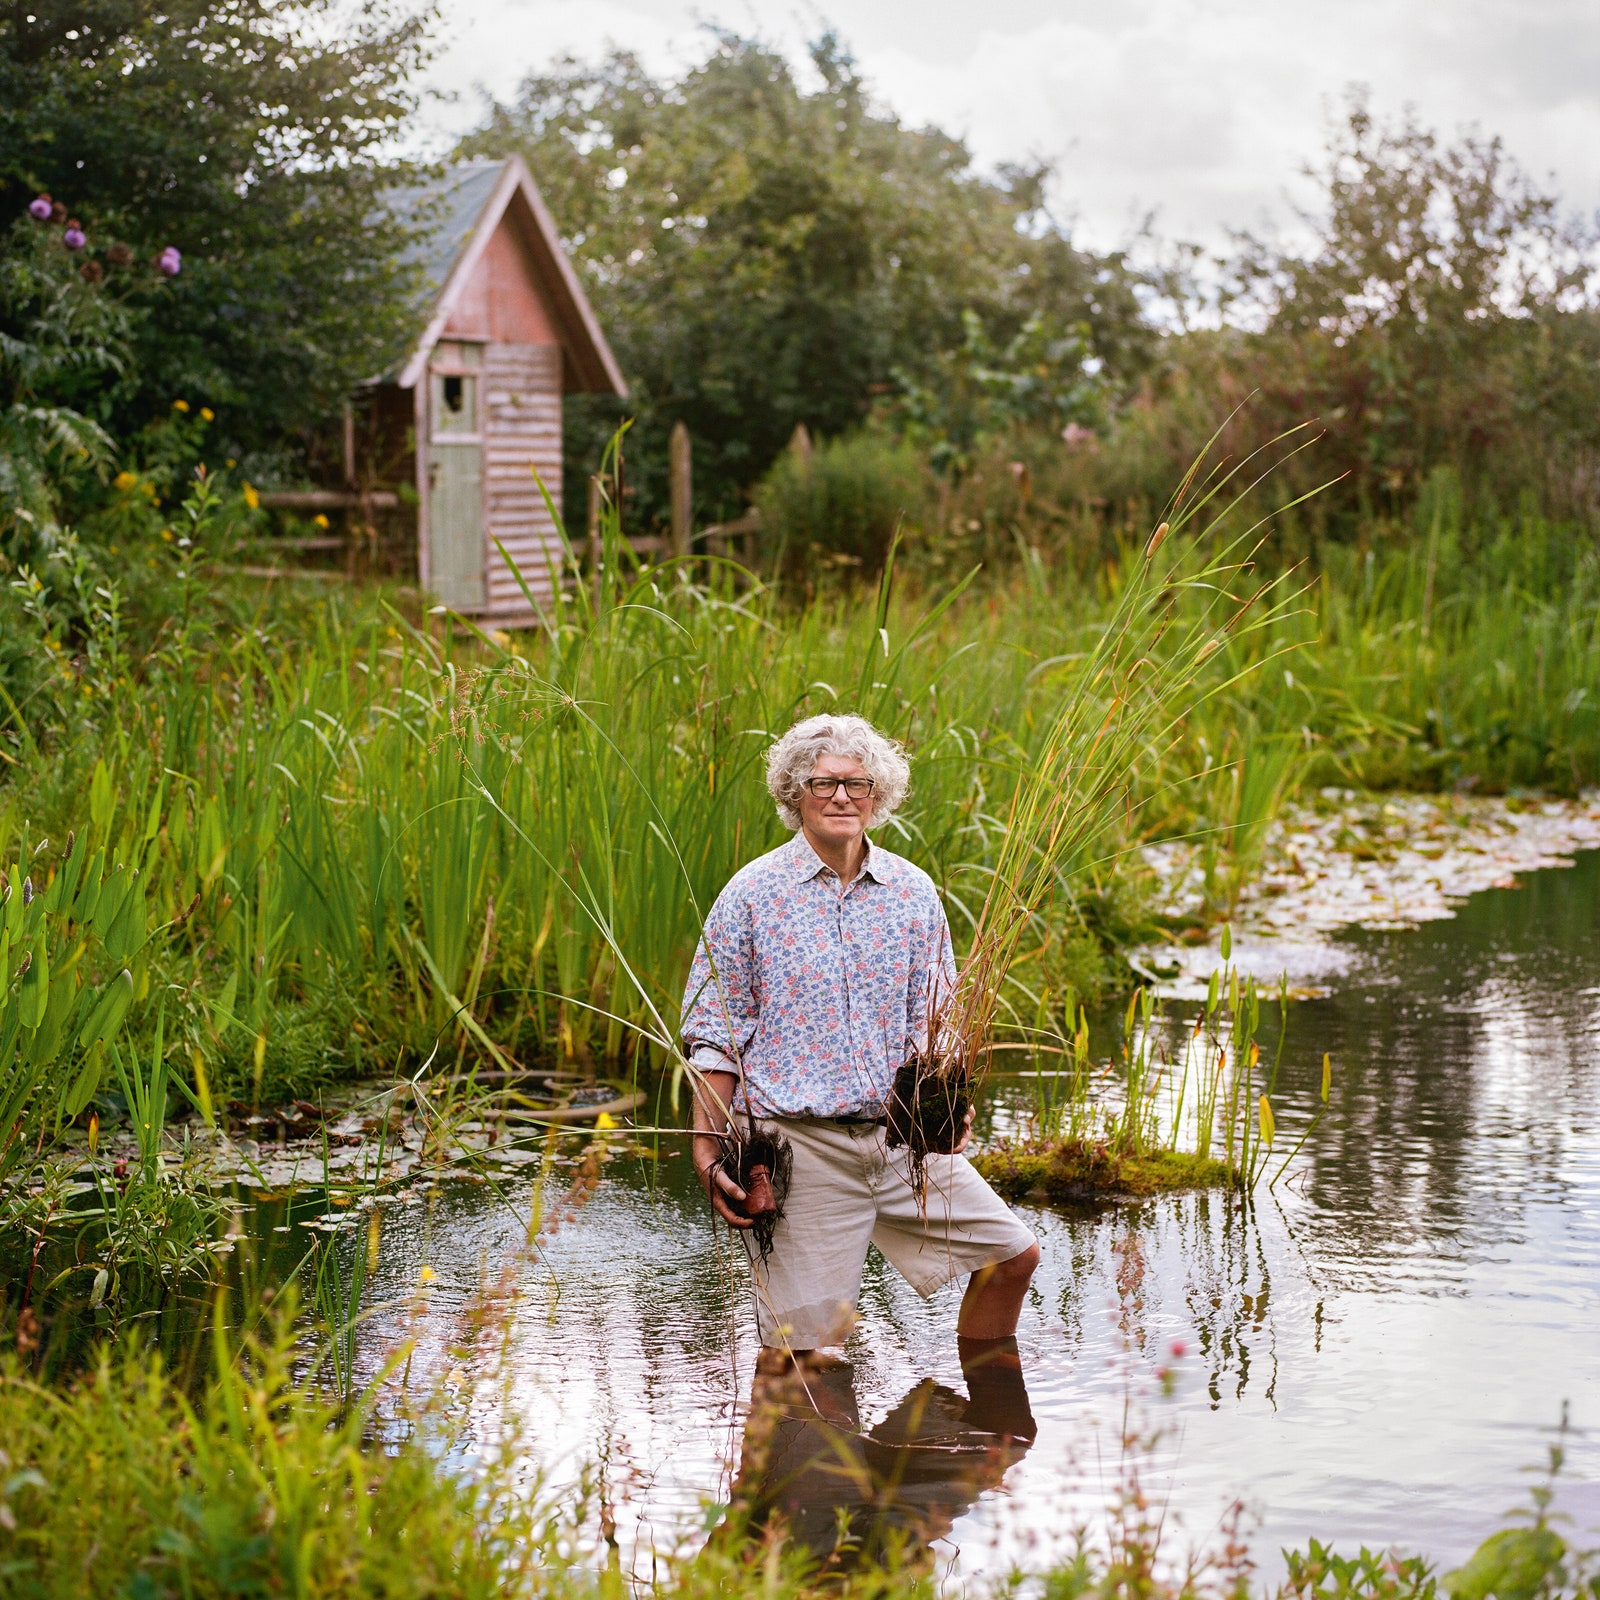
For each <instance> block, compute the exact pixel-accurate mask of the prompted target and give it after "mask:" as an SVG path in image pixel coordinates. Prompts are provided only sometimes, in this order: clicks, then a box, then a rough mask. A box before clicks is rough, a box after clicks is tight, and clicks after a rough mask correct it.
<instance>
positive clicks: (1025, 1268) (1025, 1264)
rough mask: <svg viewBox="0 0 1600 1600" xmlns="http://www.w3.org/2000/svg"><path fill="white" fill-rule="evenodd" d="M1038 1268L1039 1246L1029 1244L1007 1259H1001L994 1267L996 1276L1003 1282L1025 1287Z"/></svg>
mask: <svg viewBox="0 0 1600 1600" xmlns="http://www.w3.org/2000/svg"><path fill="white" fill-rule="evenodd" d="M1038 1268H1039V1246H1038V1244H1037V1243H1035V1244H1030V1245H1029V1246H1028V1248H1027V1249H1026V1250H1023V1251H1020V1252H1019V1253H1018V1254H1016V1255H1014V1256H1012V1258H1011V1259H1010V1260H1009V1261H1002V1262H1000V1263H999V1264H998V1265H996V1267H995V1268H994V1273H995V1276H996V1277H997V1278H999V1279H1000V1280H1001V1282H1003V1283H1008V1284H1020V1285H1022V1286H1023V1287H1026V1286H1027V1285H1028V1284H1029V1283H1031V1282H1032V1281H1033V1275H1034V1273H1035V1272H1036V1271H1038Z"/></svg>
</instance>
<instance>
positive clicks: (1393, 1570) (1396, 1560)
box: [1283, 1539, 1439, 1600]
mask: <svg viewBox="0 0 1600 1600" xmlns="http://www.w3.org/2000/svg"><path fill="white" fill-rule="evenodd" d="M1283 1555H1284V1562H1285V1564H1286V1565H1287V1567H1288V1578H1287V1581H1286V1583H1285V1584H1284V1593H1285V1596H1286V1597H1287V1596H1288V1595H1294V1596H1296V1597H1297V1600H1435V1596H1436V1595H1437V1594H1438V1592H1439V1584H1438V1579H1437V1578H1436V1577H1435V1575H1434V1572H1433V1569H1432V1567H1430V1566H1429V1564H1428V1563H1427V1562H1426V1561H1423V1560H1422V1559H1421V1558H1420V1557H1417V1556H1397V1555H1393V1554H1390V1553H1388V1552H1383V1553H1378V1552H1375V1551H1372V1550H1369V1549H1367V1547H1366V1546H1365V1545H1363V1546H1362V1547H1361V1550H1360V1553H1359V1554H1358V1555H1354V1556H1341V1555H1340V1554H1339V1553H1338V1552H1337V1551H1336V1550H1332V1549H1330V1548H1329V1547H1328V1546H1326V1545H1324V1544H1322V1543H1320V1542H1319V1541H1318V1540H1316V1539H1312V1540H1311V1541H1310V1543H1309V1544H1308V1545H1307V1547H1306V1549H1305V1550H1303V1551H1302V1550H1285V1551H1284V1553H1283Z"/></svg>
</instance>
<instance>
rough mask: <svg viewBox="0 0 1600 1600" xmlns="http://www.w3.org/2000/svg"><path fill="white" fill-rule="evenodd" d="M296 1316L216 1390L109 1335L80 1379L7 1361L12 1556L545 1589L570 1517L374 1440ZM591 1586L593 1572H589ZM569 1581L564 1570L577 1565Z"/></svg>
mask: <svg viewBox="0 0 1600 1600" xmlns="http://www.w3.org/2000/svg"><path fill="white" fill-rule="evenodd" d="M293 1350H294V1346H293V1327H292V1324H291V1323H290V1322H289V1321H288V1319H287V1318H280V1319H279V1320H278V1321H277V1322H276V1324H275V1332H274V1333H273V1334H271V1335H269V1336H268V1337H266V1338H264V1339H261V1340H257V1341H252V1342H250V1343H248V1344H247V1345H246V1346H245V1348H244V1349H243V1350H242V1351H241V1352H239V1354H238V1356H237V1357H236V1356H235V1355H234V1354H233V1352H232V1351H231V1350H230V1349H229V1348H228V1345H227V1342H226V1341H225V1340H224V1339H223V1337H222V1335H221V1334H220V1333H219V1334H218V1337H217V1359H216V1362H215V1366H214V1371H213V1373H212V1376H211V1379H210V1381H209V1382H208V1383H207V1385H206V1386H205V1393H204V1395H203V1398H202V1403H200V1404H198V1405H195V1404H191V1403H190V1402H189V1400H188V1399H186V1398H185V1396H184V1395H183V1393H182V1392H181V1390H179V1389H178V1388H177V1387H176V1386H175V1385H174V1384H173V1383H172V1381H171V1380H170V1379H169V1378H167V1377H166V1376H165V1375H164V1374H163V1372H162V1370H161V1368H160V1365H159V1363H157V1362H155V1361H154V1360H153V1359H141V1358H138V1357H136V1356H132V1355H123V1356H120V1357H119V1356H117V1355H115V1354H113V1353H112V1352H110V1351H106V1352H102V1353H101V1355H100V1356H99V1358H98V1361H97V1363H96V1365H95V1367H94V1368H93V1370H92V1371H91V1372H90V1373H89V1374H88V1375H87V1376H86V1377H85V1378H84V1379H83V1380H81V1381H80V1382H78V1383H77V1384H75V1385H74V1386H72V1387H70V1388H68V1389H66V1390H64V1391H60V1392H53V1391H51V1390H47V1389H43V1388H39V1387H37V1386H35V1385H34V1384H33V1383H31V1382H29V1381H28V1380H27V1379H25V1378H23V1377H22V1376H20V1375H19V1374H18V1372H17V1371H16V1367H15V1363H14V1361H12V1362H11V1363H10V1369H9V1370H8V1371H6V1372H5V1373H4V1375H3V1378H0V1491H3V1494H4V1500H3V1502H0V1503H3V1505H4V1508H5V1510H6V1513H7V1514H6V1515H4V1516H0V1573H3V1574H4V1586H5V1590H6V1593H7V1594H9V1595H13V1596H16V1597H17V1600H34V1597H39V1600H43V1597H45V1596H63V1597H65V1596H68V1595H72V1596H79V1595H84V1596H101V1595H103V1596H108V1597H109V1596H119V1597H120V1596H135V1597H142V1596H152V1597H153V1596H158V1595H166V1594H183V1595H192V1596H196V1597H201V1596H217V1597H222V1596H230V1597H233V1596H255V1595H268V1594H284V1595H295V1596H302V1597H310V1596H341V1597H348V1596H386V1597H402V1596H416V1597H418V1600H421V1597H423V1596H433V1595H440V1594H450V1595H458V1596H462V1597H464V1600H467V1597H473V1596H484V1597H489V1596H494V1597H497V1600H498V1597H500V1596H506V1595H532V1594H534V1593H548V1592H551V1591H550V1590H547V1589H545V1588H544V1587H543V1585H539V1584H537V1583H536V1578H537V1575H538V1574H539V1573H540V1572H541V1570H543V1569H544V1567H545V1564H546V1563H547V1562H557V1561H558V1558H557V1555H556V1552H555V1550H554V1548H553V1537H554V1530H553V1528H551V1527H550V1526H549V1525H547V1523H546V1520H545V1518H544V1515H543V1513H542V1511H541V1509H540V1507H539V1503H538V1501H537V1500H536V1499H530V1497H529V1496H528V1495H527V1494H526V1492H525V1491H522V1490H521V1486H520V1485H517V1484H515V1482H514V1479H513V1474H512V1473H511V1472H509V1471H505V1470H502V1471H501V1472H499V1473H497V1474H495V1475H493V1476H491V1477H489V1478H488V1479H486V1480H485V1481H482V1482H478V1481H474V1480H473V1479H471V1478H469V1477H466V1476H455V1475H452V1474H451V1473H450V1472H449V1471H448V1470H447V1469H446V1468H445V1467H444V1466H443V1465H442V1464H441V1463H440V1461H439V1459H438V1458H436V1457H435V1456H434V1455H433V1454H432V1453H431V1452H430V1450H429V1449H428V1447H427V1445H426V1444H425V1443H424V1442H423V1441H422V1440H420V1439H418V1440H414V1441H413V1442H410V1443H407V1444H405V1445H402V1446H399V1447H397V1448H395V1449H393V1450H391V1451H383V1450H377V1451H369V1450H367V1449H366V1448H364V1438H363V1434H364V1430H366V1429H367V1428H369V1427H370V1426H372V1422H373V1418H372V1408H371V1406H370V1404H363V1405H359V1406H355V1407H353V1408H351V1409H350V1410H349V1411H348V1412H347V1413H345V1414H344V1415H342V1416H341V1415H339V1414H337V1413H335V1412H334V1411H333V1410H332V1409H331V1408H330V1407H327V1406H325V1405H323V1404H321V1403H320V1402H318V1401H317V1400H316V1399H315V1397H314V1396H313V1395H312V1394H311V1393H310V1392H309V1391H308V1390H307V1389H305V1388H304V1387H303V1386H302V1385H301V1384H299V1383H297V1381H296V1380H295V1377H294V1372H293ZM573 1587H574V1589H575V1590H576V1591H577V1592H580V1593H581V1592H588V1591H590V1590H591V1589H592V1582H591V1581H590V1580H588V1579H586V1578H584V1577H582V1576H580V1575H578V1574H574V1577H573ZM557 1592H559V1582H558V1585H557Z"/></svg>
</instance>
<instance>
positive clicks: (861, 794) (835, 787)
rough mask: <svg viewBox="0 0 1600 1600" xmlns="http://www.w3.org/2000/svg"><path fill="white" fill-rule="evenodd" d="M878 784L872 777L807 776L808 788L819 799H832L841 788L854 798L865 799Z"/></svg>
mask: <svg viewBox="0 0 1600 1600" xmlns="http://www.w3.org/2000/svg"><path fill="white" fill-rule="evenodd" d="M876 787H877V786H876V785H875V784H874V783H873V781H872V779H871V778H807V779H806V788H808V789H809V790H810V791H811V793H812V794H813V796H815V798H816V799H818V800H831V799H833V797H834V796H835V795H836V794H838V792H839V791H840V789H843V790H844V792H845V793H846V794H847V795H849V796H850V798H851V799H852V800H865V799H866V798H867V796H868V795H869V794H871V793H872V791H873V789H874V788H876Z"/></svg>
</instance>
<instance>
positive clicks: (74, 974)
mask: <svg viewBox="0 0 1600 1600" xmlns="http://www.w3.org/2000/svg"><path fill="white" fill-rule="evenodd" d="M45 849H46V846H45V844H44V843H43V842H41V844H40V846H39V847H38V849H36V850H35V851H33V852H32V853H31V858H30V859H29V860H27V861H25V862H21V863H16V862H14V863H13V864H12V866H11V868H10V870H9V873H8V874H7V875H6V879H5V883H4V886H3V888H0V1129H3V1130H4V1131H3V1134H0V1194H3V1193H4V1190H5V1188H6V1186H7V1185H8V1184H9V1183H10V1182H11V1181H13V1180H14V1179H15V1176H16V1174H17V1173H18V1172H19V1171H26V1170H27V1165H28V1163H29V1162H30V1160H31V1159H32V1157H33V1155H34V1152H35V1151H36V1149H37V1148H38V1146H39V1145H40V1144H41V1143H42V1142H43V1141H44V1139H45V1138H46V1137H48V1136H49V1134H50V1132H51V1131H52V1130H53V1129H54V1128H57V1127H59V1125H60V1121H61V1119H62V1118H63V1117H73V1116H76V1115H77V1114H78V1113H79V1112H80V1111H82V1110H83V1109H84V1107H86V1106H87V1105H88V1104H89V1102H90V1100H91V1099H92V1098H93V1097H94V1094H95V1091H96V1089H97V1088H98V1087H99V1085H100V1083H101V1081H102V1079H103V1077H104V1076H105V1074H106V1071H107V1054H108V1051H111V1050H113V1049H114V1048H115V1040H116V1035H117V1031H118V1029H119V1028H120V1027H121V1025H122V1022H123V1020H124V1018H126V1016H127V1014H128V1009H129V1007H130V1005H131V1004H132V1002H133V999H134V997H135V995H136V993H137V992H138V991H139V989H140V988H142V987H143V986H144V984H145V983H146V982H147V981H148V980H147V978H146V977H145V968H144V964H143V962H141V961H139V960H138V957H139V955H140V952H141V951H142V950H143V949H144V946H145V943H146V941H147V939H148V914H147V909H146V899H145V888H144V885H143V883H141V882H140V873H139V869H138V866H137V865H136V864H135V862H136V861H137V859H138V858H137V857H135V858H134V861H128V860H126V859H121V858H119V856H118V855H117V854H114V853H113V854H111V855H109V856H108V854H107V852H106V850H105V849H104V848H103V847H100V848H94V849H91V846H90V844H89V841H88V839H87V837H85V838H83V839H75V838H74V837H73V836H72V835H70V834H69V835H68V836H67V840H66V844H65V847H64V848H63V849H62V850H61V851H60V853H59V855H57V856H55V858H54V859H53V860H52V859H51V858H50V857H49V856H48V855H46V854H45V853H44V852H45ZM35 874H39V875H40V877H41V881H40V882H39V883H37V884H36V883H35V881H34V875H35ZM46 874H48V876H47V877H46V876H45V875H46ZM131 966H137V967H138V968H139V976H138V977H137V978H136V977H135V976H134V973H133V971H132V970H131Z"/></svg>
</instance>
